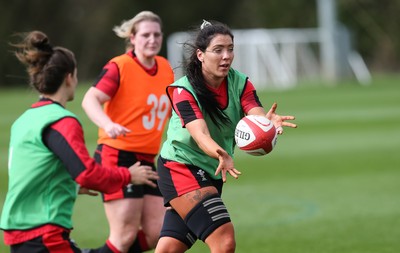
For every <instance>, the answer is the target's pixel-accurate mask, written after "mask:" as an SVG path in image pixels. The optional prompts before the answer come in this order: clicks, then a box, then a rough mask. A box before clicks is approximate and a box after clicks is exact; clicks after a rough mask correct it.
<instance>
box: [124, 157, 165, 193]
mask: <svg viewBox="0 0 400 253" xmlns="http://www.w3.org/2000/svg"><path fill="white" fill-rule="evenodd" d="M129 172H130V173H131V183H132V184H135V185H141V184H147V185H149V186H151V187H154V188H155V187H157V185H156V184H155V183H154V182H153V181H151V180H157V179H158V174H157V172H155V171H153V170H152V169H151V167H150V166H147V165H140V162H136V163H135V164H134V165H132V166H131V167H129Z"/></svg>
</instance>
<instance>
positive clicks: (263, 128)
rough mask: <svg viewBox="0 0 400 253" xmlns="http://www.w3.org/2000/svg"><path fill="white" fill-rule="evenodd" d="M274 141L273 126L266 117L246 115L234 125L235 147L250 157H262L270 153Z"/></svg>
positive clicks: (274, 131) (275, 134)
mask: <svg viewBox="0 0 400 253" xmlns="http://www.w3.org/2000/svg"><path fill="white" fill-rule="evenodd" d="M276 140H277V133H276V129H275V126H274V124H273V123H272V122H271V121H270V120H269V119H268V118H267V117H264V116H261V115H247V116H245V117H243V118H242V119H241V120H240V121H239V122H238V124H237V125H236V129H235V142H236V145H237V146H238V147H239V149H241V150H243V151H245V152H246V153H248V154H250V155H254V156H262V155H266V154H268V153H270V152H271V151H272V150H273V149H274V147H275V144H276Z"/></svg>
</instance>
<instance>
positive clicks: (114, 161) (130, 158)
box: [94, 144, 161, 201]
mask: <svg viewBox="0 0 400 253" xmlns="http://www.w3.org/2000/svg"><path fill="white" fill-rule="evenodd" d="M149 156H150V157H152V155H147V154H141V153H134V152H128V151H123V150H118V149H115V148H112V147H110V146H107V145H103V144H100V145H98V146H97V149H96V152H95V154H94V158H95V160H96V162H97V163H100V164H101V165H103V166H106V167H110V168H116V167H127V168H128V167H130V166H132V165H133V164H135V163H136V162H137V161H140V162H141V164H142V165H148V166H150V167H152V169H153V171H155V170H156V168H155V165H154V161H150V160H149V159H147V158H148V157H149ZM154 183H156V184H157V181H156V180H154ZM146 194H148V195H154V196H161V193H160V190H159V189H158V187H157V188H153V187H151V186H148V185H133V184H128V185H127V186H125V187H124V188H122V189H121V190H120V191H117V192H115V193H112V194H102V196H103V201H109V200H115V199H124V198H143V196H144V195H146Z"/></svg>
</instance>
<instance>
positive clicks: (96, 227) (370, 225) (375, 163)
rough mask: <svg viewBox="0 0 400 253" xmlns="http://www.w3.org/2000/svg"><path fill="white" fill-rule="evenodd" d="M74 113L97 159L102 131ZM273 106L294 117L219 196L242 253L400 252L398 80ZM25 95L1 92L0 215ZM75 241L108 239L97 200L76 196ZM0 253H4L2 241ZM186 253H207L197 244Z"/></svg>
mask: <svg viewBox="0 0 400 253" xmlns="http://www.w3.org/2000/svg"><path fill="white" fill-rule="evenodd" d="M85 89H87V87H81V88H80V89H79V91H78V94H77V97H76V100H75V101H74V102H73V103H71V105H70V106H69V109H71V110H72V111H74V112H75V113H76V114H78V115H79V116H80V118H81V120H82V122H83V125H84V127H85V131H86V140H87V143H88V147H89V150H90V151H91V152H92V151H93V150H94V146H95V138H96V130H95V127H94V126H93V125H92V124H91V123H90V122H89V121H88V119H87V117H86V116H85V115H84V114H83V112H82V110H81V108H80V101H81V99H82V93H83V90H85ZM259 96H260V98H261V100H262V102H263V104H264V105H265V106H266V107H268V106H269V105H270V104H271V103H272V102H273V101H276V102H278V112H279V113H280V114H293V115H295V116H296V117H297V120H296V122H297V124H298V125H299V128H298V129H286V131H285V134H284V135H283V136H281V137H279V139H278V143H277V146H276V149H275V150H274V151H273V152H272V153H271V154H269V155H268V156H265V157H251V156H249V155H246V154H244V153H242V152H241V151H237V153H236V157H235V161H236V167H237V168H238V169H239V170H241V171H242V172H243V175H242V176H241V177H240V179H239V180H233V179H232V178H229V180H228V182H227V184H226V185H225V188H224V194H223V197H224V199H225V203H226V205H227V207H228V209H229V211H230V213H231V216H232V220H233V222H234V225H235V229H236V238H237V252H246V253H267V252H272V253H339V252H340V253H369V252H370V253H397V252H400V158H399V151H400V77H376V78H375V79H374V82H373V83H372V84H371V85H370V86H360V85H358V84H355V83H352V82H348V83H342V84H340V85H338V86H336V87H332V86H316V85H301V86H299V87H298V88H295V89H291V90H285V91H278V90H274V91H267V92H263V93H260V94H259ZM35 100H36V95H35V94H34V93H33V92H31V91H30V90H29V89H27V88H26V89H19V90H0V110H1V120H0V144H1V146H0V208H1V207H2V203H3V201H4V196H5V192H6V189H7V166H6V164H7V145H8V140H9V136H8V135H9V127H10V124H11V122H12V121H13V120H14V119H15V118H16V117H17V116H18V115H19V114H20V113H21V112H22V111H23V110H24V109H25V108H26V107H27V106H29V105H30V104H31V103H32V102H33V101H35ZM74 223H75V229H74V231H73V233H72V237H73V238H74V239H75V241H76V242H77V243H78V244H79V245H80V246H81V247H90V246H93V247H94V246H99V245H100V244H102V243H103V242H104V240H105V239H106V237H107V234H108V228H107V222H106V220H105V216H104V211H103V208H102V204H101V201H100V198H96V197H95V198H93V197H88V196H80V197H79V198H78V201H77V203H76V206H75V213H74ZM0 252H8V249H7V248H5V247H4V244H3V242H1V243H0ZM190 252H195V253H196V252H208V251H207V249H206V247H205V246H204V245H203V244H202V243H201V242H198V243H197V244H196V245H195V246H194V247H193V248H192V250H190Z"/></svg>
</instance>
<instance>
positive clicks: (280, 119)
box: [266, 103, 297, 134]
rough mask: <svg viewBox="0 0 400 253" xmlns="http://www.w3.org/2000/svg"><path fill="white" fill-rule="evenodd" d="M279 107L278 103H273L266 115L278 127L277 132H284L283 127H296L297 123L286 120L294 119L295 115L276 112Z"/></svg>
mask: <svg viewBox="0 0 400 253" xmlns="http://www.w3.org/2000/svg"><path fill="white" fill-rule="evenodd" d="M277 107H278V104H277V103H273V104H272V106H271V109H269V111H268V112H267V115H266V117H267V118H268V119H269V120H271V121H272V123H273V124H274V126H275V128H276V132H277V133H278V134H283V127H291V128H296V127H297V125H296V124H294V123H291V122H286V120H294V119H295V117H294V116H281V115H278V114H276V112H275V111H276V108H277Z"/></svg>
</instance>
